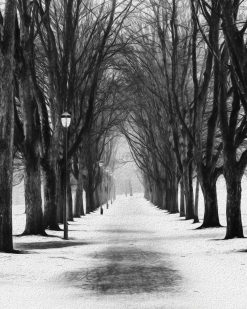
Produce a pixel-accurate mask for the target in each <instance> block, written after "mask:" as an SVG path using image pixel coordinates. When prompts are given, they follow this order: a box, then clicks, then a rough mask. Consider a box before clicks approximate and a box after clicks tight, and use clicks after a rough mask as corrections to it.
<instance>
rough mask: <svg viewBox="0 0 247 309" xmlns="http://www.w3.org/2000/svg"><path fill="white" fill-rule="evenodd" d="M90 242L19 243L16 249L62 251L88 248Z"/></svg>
mask: <svg viewBox="0 0 247 309" xmlns="http://www.w3.org/2000/svg"><path fill="white" fill-rule="evenodd" d="M87 245H90V243H89V242H83V241H73V240H61V241H36V242H19V243H16V244H15V248H16V249H17V250H19V251H25V250H27V251H29V250H46V249H60V248H66V247H76V246H87Z"/></svg>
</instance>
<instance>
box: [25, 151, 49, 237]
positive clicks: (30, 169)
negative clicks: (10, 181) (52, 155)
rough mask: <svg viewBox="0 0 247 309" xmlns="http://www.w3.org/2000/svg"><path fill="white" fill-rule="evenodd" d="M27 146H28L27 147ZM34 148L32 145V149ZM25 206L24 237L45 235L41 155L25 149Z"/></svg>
mask: <svg viewBox="0 0 247 309" xmlns="http://www.w3.org/2000/svg"><path fill="white" fill-rule="evenodd" d="M26 146H27V145H26ZM33 147H34V146H33V145H32V146H31V148H33ZM24 184H25V206H26V226H25V230H24V233H23V234H24V235H32V234H33V235H37V234H41V235H45V229H44V224H43V211H42V199H41V179H40V160H39V154H37V153H36V154H35V153H34V152H33V151H32V150H31V151H30V150H28V151H27V148H26V149H25V173H24Z"/></svg>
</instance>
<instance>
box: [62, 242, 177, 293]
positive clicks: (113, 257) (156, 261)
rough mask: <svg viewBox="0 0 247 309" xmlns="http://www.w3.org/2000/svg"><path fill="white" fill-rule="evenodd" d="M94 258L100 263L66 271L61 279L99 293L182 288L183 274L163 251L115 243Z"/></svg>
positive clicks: (169, 290) (170, 291)
mask: <svg viewBox="0 0 247 309" xmlns="http://www.w3.org/2000/svg"><path fill="white" fill-rule="evenodd" d="M92 258H95V259H97V260H100V266H96V267H92V268H89V269H88V268H80V269H77V270H73V271H69V272H65V273H64V275H63V277H62V278H60V280H61V281H63V282H64V283H66V284H69V285H72V286H74V287H75V288H79V289H83V290H89V291H94V292H96V293H98V294H100V295H106V294H107V295H116V294H139V293H157V292H169V293H179V292H180V288H181V282H182V277H181V275H180V274H179V272H178V271H177V270H175V269H174V268H173V267H172V265H171V263H170V262H169V260H168V257H167V256H166V259H163V258H164V255H161V254H160V253H157V252H152V251H145V250H141V249H138V248H133V249H130V248H126V247H122V248H119V247H118V248H115V247H112V248H108V249H107V250H106V251H102V252H99V253H96V254H94V255H92ZM97 264H98V263H97ZM61 281H60V282H61Z"/></svg>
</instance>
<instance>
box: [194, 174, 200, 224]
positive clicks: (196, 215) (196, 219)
mask: <svg viewBox="0 0 247 309" xmlns="http://www.w3.org/2000/svg"><path fill="white" fill-rule="evenodd" d="M198 204H199V180H198V178H196V191H195V210H194V222H193V223H198V222H199V217H198Z"/></svg>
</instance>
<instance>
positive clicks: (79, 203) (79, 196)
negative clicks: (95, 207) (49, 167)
mask: <svg viewBox="0 0 247 309" xmlns="http://www.w3.org/2000/svg"><path fill="white" fill-rule="evenodd" d="M84 215H85V214H84V209H83V174H82V165H81V164H80V162H79V175H78V180H77V186H76V194H75V213H74V217H75V218H80V216H84Z"/></svg>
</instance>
